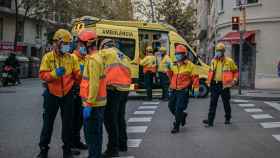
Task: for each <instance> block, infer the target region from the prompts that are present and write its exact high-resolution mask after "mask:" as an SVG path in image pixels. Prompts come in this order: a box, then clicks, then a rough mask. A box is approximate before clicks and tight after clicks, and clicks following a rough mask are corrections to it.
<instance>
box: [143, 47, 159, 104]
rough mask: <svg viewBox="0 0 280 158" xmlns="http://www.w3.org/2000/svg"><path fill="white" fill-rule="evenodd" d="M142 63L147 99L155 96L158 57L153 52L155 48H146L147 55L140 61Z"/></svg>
mask: <svg viewBox="0 0 280 158" xmlns="http://www.w3.org/2000/svg"><path fill="white" fill-rule="evenodd" d="M140 65H141V66H143V72H144V82H145V88H146V91H147V100H152V98H153V89H152V88H153V79H154V76H155V74H156V71H157V67H156V66H157V65H156V57H155V56H154V53H153V48H152V47H151V46H148V47H147V48H146V56H145V57H144V58H143V59H142V60H141V61H140Z"/></svg>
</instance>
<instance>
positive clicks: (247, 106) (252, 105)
mask: <svg viewBox="0 0 280 158" xmlns="http://www.w3.org/2000/svg"><path fill="white" fill-rule="evenodd" d="M238 106H240V107H243V108H249V107H255V104H238Z"/></svg>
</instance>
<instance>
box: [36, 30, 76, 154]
mask: <svg viewBox="0 0 280 158" xmlns="http://www.w3.org/2000/svg"><path fill="white" fill-rule="evenodd" d="M71 40H72V36H71V34H70V32H68V31H67V30H64V29H59V30H58V31H56V32H55V34H54V37H53V48H54V49H53V51H51V52H48V53H47V54H45V55H44V57H43V59H42V63H41V66H40V74H39V77H40V79H41V80H43V81H44V82H46V89H47V90H46V91H45V92H44V114H43V129H42V132H41V136H40V143H39V146H40V149H41V152H40V154H39V155H38V158H47V157H48V149H49V146H48V145H49V143H50V141H51V136H52V130H53V124H54V120H55V117H56V114H57V112H58V110H59V108H60V110H61V113H62V114H63V115H61V117H62V140H63V143H64V146H63V158H72V153H71V150H70V148H71V147H70V145H71V136H72V135H71V131H72V114H73V110H72V109H73V91H72V90H73V85H74V82H75V80H77V79H78V78H79V67H78V64H77V63H76V62H75V61H74V59H73V57H72V56H71V55H70V54H69V52H70V50H71V49H70V42H71Z"/></svg>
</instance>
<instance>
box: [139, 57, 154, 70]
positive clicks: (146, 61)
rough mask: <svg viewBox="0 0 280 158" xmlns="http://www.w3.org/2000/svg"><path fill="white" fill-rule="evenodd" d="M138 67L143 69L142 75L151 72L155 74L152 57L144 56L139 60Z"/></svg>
mask: <svg viewBox="0 0 280 158" xmlns="http://www.w3.org/2000/svg"><path fill="white" fill-rule="evenodd" d="M140 65H141V66H143V67H144V69H143V71H144V74H145V73H147V72H152V73H156V72H157V64H156V57H155V56H154V55H147V56H145V57H144V58H143V59H142V60H141V62H140Z"/></svg>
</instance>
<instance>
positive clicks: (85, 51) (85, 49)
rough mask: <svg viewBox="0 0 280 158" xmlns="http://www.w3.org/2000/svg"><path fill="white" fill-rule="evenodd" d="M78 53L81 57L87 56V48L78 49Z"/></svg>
mask: <svg viewBox="0 0 280 158" xmlns="http://www.w3.org/2000/svg"><path fill="white" fill-rule="evenodd" d="M79 52H80V54H81V55H86V54H87V48H86V47H80V49H79Z"/></svg>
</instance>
